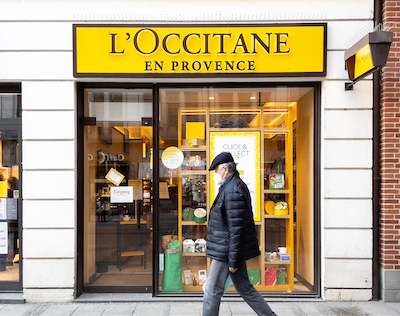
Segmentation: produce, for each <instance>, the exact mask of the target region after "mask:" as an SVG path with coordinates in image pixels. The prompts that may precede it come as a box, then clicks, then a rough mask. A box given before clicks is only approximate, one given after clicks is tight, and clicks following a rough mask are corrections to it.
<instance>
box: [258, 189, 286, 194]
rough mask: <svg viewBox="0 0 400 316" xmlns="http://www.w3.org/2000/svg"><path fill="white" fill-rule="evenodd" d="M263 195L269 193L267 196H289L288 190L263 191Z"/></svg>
mask: <svg viewBox="0 0 400 316" xmlns="http://www.w3.org/2000/svg"><path fill="white" fill-rule="evenodd" d="M264 193H269V194H289V193H290V190H264Z"/></svg>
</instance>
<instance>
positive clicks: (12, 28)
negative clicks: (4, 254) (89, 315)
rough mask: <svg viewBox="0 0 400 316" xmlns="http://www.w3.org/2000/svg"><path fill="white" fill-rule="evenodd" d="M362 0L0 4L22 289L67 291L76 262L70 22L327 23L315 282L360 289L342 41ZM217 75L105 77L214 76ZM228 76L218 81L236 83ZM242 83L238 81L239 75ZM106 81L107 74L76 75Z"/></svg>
mask: <svg viewBox="0 0 400 316" xmlns="http://www.w3.org/2000/svg"><path fill="white" fill-rule="evenodd" d="M373 15H374V2H373V1H372V0H368V1H366V0H353V1H347V0H346V1H345V0H330V1H319V0H307V1H296V0H284V1H277V0H265V1H260V0H248V1H236V0H231V1H220V0H213V1H211V0H202V1H197V0H195V1H183V0H171V1H165V0H164V1H161V0H158V1H153V0H149V1H135V0H133V1H125V0H114V1H95V2H94V1H88V0H70V1H47V0H36V1H28V0H22V1H16V0H4V1H2V3H1V10H0V83H2V82H4V83H7V82H21V84H22V107H23V114H22V136H23V144H22V152H23V157H22V161H23V167H22V168H23V236H22V238H23V291H24V297H25V299H26V301H27V302H36V301H58V302H60V301H71V300H73V299H74V297H75V286H76V282H77V280H76V276H77V271H76V261H77V251H76V245H77V227H76V226H77V225H76V223H77V220H76V219H77V205H76V204H77V203H76V197H77V180H76V179H77V175H76V161H77V155H78V153H77V151H76V148H77V115H76V112H77V99H76V84H75V83H76V82H77V81H78V80H75V79H74V78H73V69H72V66H73V47H72V24H73V23H86V22H88V23H131V24H133V23H139V24H140V23H147V24H150V23H184V24H191V23H194V24H195V23H223V24H229V23H276V22H287V23H299V22H300V23H301V22H327V24H328V32H327V33H328V35H327V38H328V42H327V76H326V77H324V78H256V79H254V80H255V81H257V82H285V81H288V82H298V81H321V82H322V89H321V115H322V117H321V139H320V142H321V170H320V172H321V184H322V185H321V201H320V202H321V236H319V237H318V238H320V241H321V250H322V251H321V275H322V278H321V288H322V293H321V294H322V297H323V298H324V299H326V300H369V299H371V297H372V290H371V288H372V244H373V242H372V157H373V150H372V131H373V124H372V118H373V112H372V103H373V98H372V96H373V93H372V92H373V91H372V89H373V88H372V87H373V84H372V78H371V77H368V78H367V79H365V80H363V81H361V82H359V83H357V84H356V85H355V86H354V90H353V91H345V90H344V83H345V82H346V79H347V78H348V77H347V72H346V71H345V67H344V60H343V57H344V51H345V50H346V49H347V48H348V47H349V46H350V45H348V44H347V45H346V43H348V41H349V40H350V39H351V38H352V37H353V36H354V35H355V34H356V33H357V32H359V31H360V30H361V31H363V30H366V29H368V30H370V29H371V28H372V26H373ZM217 80H218V79H216V80H214V79H212V78H211V79H200V80H196V79H187V78H186V79H184V80H183V79H159V80H156V79H131V80H130V79H121V80H120V79H115V80H112V81H115V82H132V83H135V82H138V83H139V82H165V81H170V82H182V81H185V82H189V81H190V82H212V81H215V82H217ZM241 80H242V79H240V78H238V79H234V78H232V79H231V78H228V79H225V80H221V79H220V80H218V82H219V81H225V82H227V81H229V82H233V81H235V82H240V81H241ZM245 80H246V81H247V82H249V79H245ZM79 81H85V82H93V81H95V82H99V81H105V82H110V79H104V80H103V79H98V78H97V79H91V78H87V79H84V80H82V79H80V80H79Z"/></svg>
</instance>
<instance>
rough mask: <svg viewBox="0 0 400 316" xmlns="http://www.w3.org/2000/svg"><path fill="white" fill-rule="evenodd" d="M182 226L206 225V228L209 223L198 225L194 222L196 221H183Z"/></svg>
mask: <svg viewBox="0 0 400 316" xmlns="http://www.w3.org/2000/svg"><path fill="white" fill-rule="evenodd" d="M182 225H184V226H194V225H205V226H207V222H205V223H197V222H194V221H182Z"/></svg>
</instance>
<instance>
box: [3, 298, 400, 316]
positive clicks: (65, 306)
mask: <svg viewBox="0 0 400 316" xmlns="http://www.w3.org/2000/svg"><path fill="white" fill-rule="evenodd" d="M268 304H269V305H270V306H271V308H272V309H273V310H274V312H275V313H276V314H277V315H278V316H291V315H313V316H317V315H332V316H333V315H336V316H362V315H373V316H383V315H387V316H389V315H400V303H386V302H382V301H371V302H324V301H307V302H268ZM201 310H202V303H201V302H200V301H197V302H182V301H181V302H179V301H142V302H114V303H110V302H108V303H104V302H103V303H100V302H92V303H84V302H79V303H78V302H73V303H52V304H45V303H41V304H27V303H26V304H0V316H6V315H7V316H8V315H9V316H39V315H42V316H45V315H46V316H67V315H72V316H80V315H85V316H168V315H171V316H192V315H193V316H194V315H196V316H199V315H201ZM219 315H220V316H239V315H240V316H251V315H256V314H255V313H254V311H253V310H252V309H251V308H250V307H249V306H248V305H247V304H246V303H245V302H240V301H239V302H237V301H236V302H230V301H222V303H221V308H220V313H219Z"/></svg>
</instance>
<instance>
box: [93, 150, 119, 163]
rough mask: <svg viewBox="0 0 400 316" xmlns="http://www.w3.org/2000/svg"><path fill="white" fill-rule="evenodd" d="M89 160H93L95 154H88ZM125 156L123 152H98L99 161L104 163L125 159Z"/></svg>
mask: <svg viewBox="0 0 400 316" xmlns="http://www.w3.org/2000/svg"><path fill="white" fill-rule="evenodd" d="M88 160H89V161H92V160H93V155H92V154H89V155H88ZM124 160H125V156H124V155H123V154H118V155H113V154H109V153H104V152H102V151H101V150H99V151H98V152H97V162H98V163H100V164H102V163H104V162H105V161H124Z"/></svg>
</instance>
